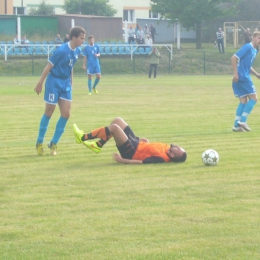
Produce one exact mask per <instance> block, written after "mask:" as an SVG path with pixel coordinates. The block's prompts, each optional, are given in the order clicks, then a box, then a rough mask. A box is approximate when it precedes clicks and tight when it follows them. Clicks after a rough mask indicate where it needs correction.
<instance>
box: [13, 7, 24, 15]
mask: <svg viewBox="0 0 260 260" xmlns="http://www.w3.org/2000/svg"><path fill="white" fill-rule="evenodd" d="M25 9H26V7H14V8H13V12H14V14H26V10H25Z"/></svg>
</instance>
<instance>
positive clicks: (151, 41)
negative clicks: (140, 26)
mask: <svg viewBox="0 0 260 260" xmlns="http://www.w3.org/2000/svg"><path fill="white" fill-rule="evenodd" d="M145 45H146V46H149V47H151V46H152V45H153V40H152V38H151V36H150V34H148V35H147V38H146V39H145Z"/></svg>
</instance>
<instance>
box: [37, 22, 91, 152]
mask: <svg viewBox="0 0 260 260" xmlns="http://www.w3.org/2000/svg"><path fill="white" fill-rule="evenodd" d="M85 35H86V31H85V30H84V29H83V28H82V27H78V26H76V27H73V28H72V29H71V30H70V33H69V36H70V41H69V42H66V43H64V44H62V45H61V46H60V47H58V48H57V49H56V50H55V52H54V53H53V55H52V56H51V57H50V59H49V60H48V64H47V65H46V67H45V68H44V70H43V72H42V75H41V77H40V80H39V82H38V83H37V85H36V87H35V89H34V91H35V92H36V93H37V94H38V95H39V94H40V93H41V92H42V84H43V82H44V80H45V78H46V77H47V79H46V82H45V93H44V101H45V112H44V114H43V116H42V118H41V121H40V126H39V134H38V138H37V141H36V151H37V154H38V155H44V149H43V140H44V136H45V134H46V132H47V129H48V125H49V121H50V118H51V116H52V114H53V112H54V110H55V108H56V105H57V104H58V106H59V108H60V118H59V119H58V122H57V124H56V129H55V132H54V135H53V137H52V139H51V142H50V143H49V144H48V147H49V148H50V152H51V154H52V155H56V154H57V143H58V141H59V139H60V137H61V136H62V134H63V132H64V130H65V127H66V124H67V121H68V119H69V117H70V111H71V100H72V93H71V91H72V76H73V66H74V64H75V63H76V61H77V59H78V57H79V55H80V48H79V46H81V45H82V44H83V42H84V39H85Z"/></svg>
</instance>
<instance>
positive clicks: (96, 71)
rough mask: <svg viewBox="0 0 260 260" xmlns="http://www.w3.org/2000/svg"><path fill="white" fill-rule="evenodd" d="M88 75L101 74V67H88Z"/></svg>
mask: <svg viewBox="0 0 260 260" xmlns="http://www.w3.org/2000/svg"><path fill="white" fill-rule="evenodd" d="M87 74H90V75H93V74H101V69H100V65H99V64H97V65H94V66H88V70H87Z"/></svg>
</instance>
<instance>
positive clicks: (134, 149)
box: [73, 117, 187, 164]
mask: <svg viewBox="0 0 260 260" xmlns="http://www.w3.org/2000/svg"><path fill="white" fill-rule="evenodd" d="M73 131H74V135H75V139H76V143H78V144H81V143H83V144H84V145H85V146H86V147H88V148H89V149H90V150H92V151H93V152H95V153H100V152H101V149H102V147H103V146H104V144H105V143H106V142H107V141H108V140H109V139H110V138H111V137H113V138H114V140H115V143H116V146H117V149H118V151H119V153H120V155H119V154H116V153H114V154H113V158H114V160H115V161H117V162H120V163H126V164H142V163H144V164H145V163H164V162H184V161H185V160H186V158H187V153H186V152H185V150H184V149H183V148H181V147H179V146H178V145H174V144H171V145H168V144H165V143H159V142H158V143H149V141H148V140H147V139H146V138H139V137H137V136H135V134H134V132H133V131H132V129H131V128H130V127H129V125H128V124H127V123H126V122H125V121H124V120H123V119H122V118H119V117H117V118H115V119H114V120H113V121H112V123H111V124H110V125H109V126H106V127H100V128H98V129H95V130H93V131H91V132H90V133H88V134H84V133H83V131H81V130H79V129H78V127H77V125H76V124H74V125H73ZM95 138H100V140H99V141H97V142H95V141H89V140H92V139H95Z"/></svg>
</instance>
